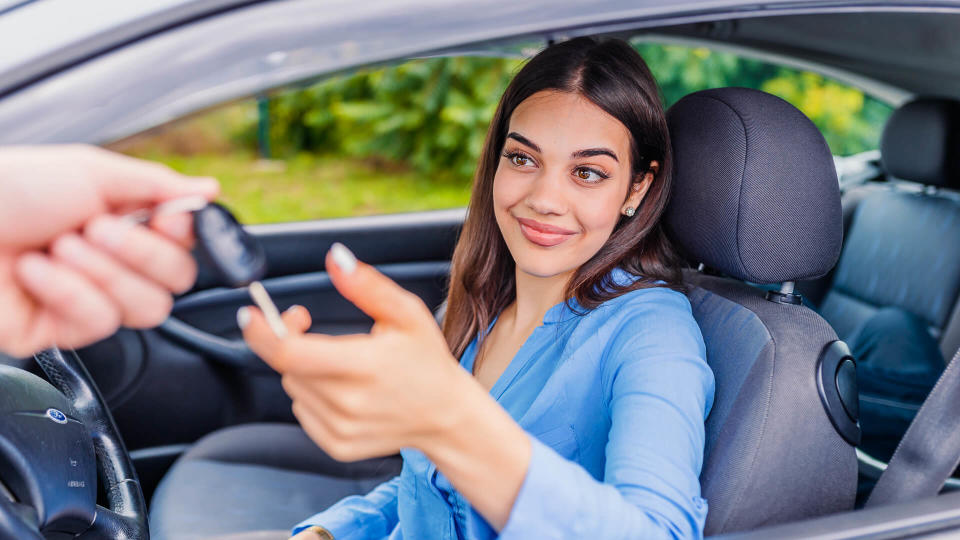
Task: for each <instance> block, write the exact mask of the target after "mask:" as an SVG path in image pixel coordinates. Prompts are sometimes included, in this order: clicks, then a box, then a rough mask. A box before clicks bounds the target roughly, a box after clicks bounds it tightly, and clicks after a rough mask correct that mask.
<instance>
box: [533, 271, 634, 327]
mask: <svg viewBox="0 0 960 540" xmlns="http://www.w3.org/2000/svg"><path fill="white" fill-rule="evenodd" d="M608 276H609V283H612V284H613V285H615V286H617V287H623V286H626V285H629V284H631V283H633V282H634V281H636V280H637V279H639V278H640V276H635V275H633V274H631V273H629V272H627V271H626V270H624V269H623V268H620V267H616V268H614V269H613V270H611V271H610V273H609V274H608ZM587 311H589V310H587V309H584V308H583V306H581V305H580V303H579V302H577V299H576V298H571V299H570V300H568V301H566V302H560V303H559V304H557V305H555V306H553V307H551V308H550V309H548V310H547V312H546V313H545V314H544V315H543V324H556V323H561V322H567V321H569V320H572V319H575V318H577V317H579V316H580V315H583V314H584V313H586V312H587Z"/></svg>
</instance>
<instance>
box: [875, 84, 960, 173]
mask: <svg viewBox="0 0 960 540" xmlns="http://www.w3.org/2000/svg"><path fill="white" fill-rule="evenodd" d="M880 156H881V159H882V161H883V167H884V168H885V169H886V171H887V173H888V174H891V175H893V176H895V177H897V178H902V179H904V180H911V181H913V182H920V183H921V184H929V185H934V186H942V187H951V188H957V187H960V102H958V101H955V100H952V99H940V98H920V99H916V100H914V101H911V102H909V103H906V104H905V105H902V106H901V107H900V108H899V109H897V110H895V111H893V114H891V115H890V119H889V120H887V125H886V126H885V127H884V128H883V138H882V139H881V140H880Z"/></svg>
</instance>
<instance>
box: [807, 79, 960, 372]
mask: <svg viewBox="0 0 960 540" xmlns="http://www.w3.org/2000/svg"><path fill="white" fill-rule="evenodd" d="M880 151H881V159H882V160H883V165H884V169H885V170H886V172H887V174H888V175H889V178H888V180H889V181H888V182H887V183H886V185H885V186H883V187H878V186H875V185H870V186H864V187H863V188H860V189H861V190H863V191H865V192H866V195H865V196H863V198H862V200H860V202H859V203H858V204H857V206H856V209H855V210H854V214H853V219H852V222H851V224H850V228H849V231H848V233H847V238H846V239H845V240H844V247H843V252H842V254H841V255H840V261H839V263H838V264H837V269H836V271H835V275H834V277H833V280H832V282H831V284H830V287H829V289H828V291H827V294H826V296H825V297H824V299H823V301H822V303H821V305H820V308H819V311H820V314H821V315H822V316H823V317H824V318H825V319H826V320H827V321H829V322H830V324H831V325H832V326H833V327H834V328H835V329H836V331H837V334H839V335H840V337H841V338H844V339H849V338H851V337H852V336H853V335H854V334H855V333H856V332H857V330H858V329H859V328H860V326H861V325H862V324H863V323H864V321H866V320H867V319H868V318H870V317H871V316H873V315H874V314H875V313H876V312H877V311H878V310H879V309H880V308H883V307H886V306H894V307H898V308H901V309H903V310H905V311H908V312H910V313H912V314H913V315H916V316H917V317H919V318H920V319H921V320H923V321H924V322H926V324H927V325H928V328H929V330H930V332H931V334H932V335H933V336H934V337H935V338H937V339H940V340H941V345H942V346H943V347H942V348H943V349H944V358H950V357H951V356H952V355H953V352H954V351H955V350H956V349H957V347H958V346H960V335H956V336H950V335H944V330H945V328H946V327H947V325H948V322H949V321H950V319H951V315H952V314H953V313H954V310H955V306H956V304H957V300H958V294H960V243H957V242H956V238H957V236H958V233H960V199H958V197H957V194H956V193H953V194H948V193H944V192H942V191H940V190H941V189H942V188H947V189H957V188H960V102H957V101H954V100H948V99H932V98H922V99H917V100H914V101H911V102H909V103H907V104H905V105H903V106H901V107H900V108H899V109H897V110H896V111H894V113H893V114H892V115H891V117H890V119H889V120H888V121H887V124H886V126H885V127H884V132H883V137H882V138H881V143H880Z"/></svg>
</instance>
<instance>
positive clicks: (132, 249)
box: [84, 215, 197, 293]
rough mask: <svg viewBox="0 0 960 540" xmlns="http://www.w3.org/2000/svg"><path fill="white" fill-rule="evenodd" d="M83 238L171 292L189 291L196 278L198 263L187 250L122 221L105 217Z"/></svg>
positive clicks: (89, 229) (95, 223) (91, 222)
mask: <svg viewBox="0 0 960 540" xmlns="http://www.w3.org/2000/svg"><path fill="white" fill-rule="evenodd" d="M84 237H85V238H86V240H87V241H88V242H90V243H91V244H93V245H95V246H97V247H99V248H101V249H103V250H105V251H106V252H107V253H110V254H111V255H112V256H113V257H115V258H116V259H118V260H120V261H122V262H123V263H124V264H126V265H127V267H129V268H130V269H132V270H133V271H135V272H137V273H138V274H141V275H142V276H144V277H146V278H147V279H150V280H151V281H154V282H156V283H159V284H160V285H162V286H163V287H164V288H166V289H167V290H169V291H171V292H174V293H181V292H184V291H186V290H188V289H189V288H190V287H191V286H192V285H193V283H194V281H195V280H196V278H197V263H196V262H195V261H194V260H193V257H191V256H190V253H189V252H187V250H185V249H184V248H183V247H182V246H180V245H178V244H177V243H175V242H173V241H171V240H169V239H167V238H165V237H164V236H163V235H160V234H157V233H155V232H153V231H151V230H150V229H148V228H146V227H142V226H140V225H136V224H134V223H131V222H130V221H127V220H124V219H122V218H118V217H115V216H106V215H105V216H100V217H97V218H94V219H93V220H92V221H90V223H88V224H87V226H86V228H85V229H84Z"/></svg>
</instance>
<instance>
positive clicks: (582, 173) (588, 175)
mask: <svg viewBox="0 0 960 540" xmlns="http://www.w3.org/2000/svg"><path fill="white" fill-rule="evenodd" d="M573 174H574V175H576V177H577V178H578V179H580V180H582V181H584V182H587V183H596V182H599V181H601V180H603V179H605V178H608V176H607V175H605V174H602V173H600V172H599V171H595V170H593V169H589V168H587V167H578V168H576V169H575V170H574V171H573Z"/></svg>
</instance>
